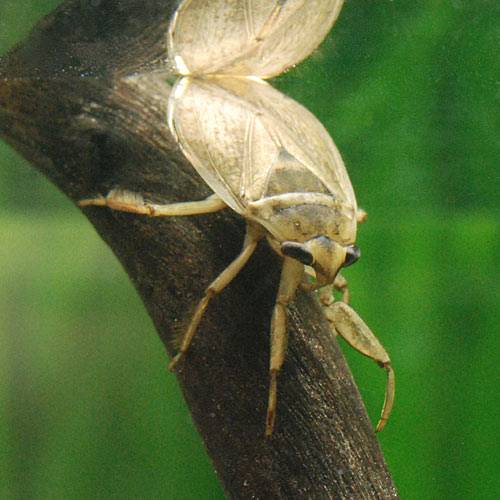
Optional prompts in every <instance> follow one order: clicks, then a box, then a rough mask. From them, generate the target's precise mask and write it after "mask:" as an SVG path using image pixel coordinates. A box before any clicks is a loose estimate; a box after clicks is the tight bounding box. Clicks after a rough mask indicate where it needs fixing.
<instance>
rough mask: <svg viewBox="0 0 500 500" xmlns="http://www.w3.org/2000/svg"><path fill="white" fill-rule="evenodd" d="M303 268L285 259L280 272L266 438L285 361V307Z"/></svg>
mask: <svg viewBox="0 0 500 500" xmlns="http://www.w3.org/2000/svg"><path fill="white" fill-rule="evenodd" d="M303 274H304V266H303V264H301V263H300V262H297V261H296V260H295V259H292V258H289V257H285V259H284V261H283V269H282V271H281V281H280V286H279V289H278V296H277V298H276V304H275V306H274V311H273V317H272V319H271V358H270V363H269V370H270V373H269V375H270V382H269V402H268V406H267V418H266V436H268V437H269V436H271V435H272V433H273V429H274V419H275V417H276V402H277V382H278V373H279V371H280V369H281V367H282V365H283V361H284V360H285V352H286V345H287V337H288V336H287V330H286V307H287V305H288V304H289V303H290V301H291V300H292V299H293V297H294V295H295V291H296V290H297V287H298V286H299V284H300V281H301V279H302V275H303Z"/></svg>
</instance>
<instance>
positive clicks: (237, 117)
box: [169, 77, 356, 214]
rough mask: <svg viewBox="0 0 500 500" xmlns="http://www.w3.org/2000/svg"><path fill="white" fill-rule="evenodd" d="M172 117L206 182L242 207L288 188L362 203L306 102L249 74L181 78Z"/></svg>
mask: <svg viewBox="0 0 500 500" xmlns="http://www.w3.org/2000/svg"><path fill="white" fill-rule="evenodd" d="M169 124H170V127H171V130H172V131H173V133H174V134H175V135H176V137H177V140H178V142H179V144H180V146H181V148H182V149H183V151H184V153H185V155H186V156H187V157H188V159H189V160H190V161H191V163H192V164H193V166H194V167H195V168H196V170H197V171H198V173H199V174H200V175H201V177H202V178H203V179H204V180H205V182H206V183H207V184H208V185H209V186H210V187H211V188H212V189H213V190H214V192H216V193H217V194H218V195H219V196H221V198H222V199H223V200H224V201H225V202H226V203H227V204H228V205H229V206H230V207H231V208H233V209H234V210H235V211H237V212H239V213H241V214H245V209H246V207H247V205H248V203H249V202H252V201H258V200H260V199H263V198H266V197H269V196H275V195H280V194H286V193H304V192H306V193H307V192H315V193H316V192H317V193H323V194H329V195H332V196H333V197H335V198H336V199H338V200H339V201H342V202H343V203H346V204H348V205H350V206H352V207H355V206H356V201H355V197H354V193H353V190H352V187H351V183H350V181H349V178H348V176H347V172H346V170H345V167H344V164H343V162H342V159H341V157H340V154H339V152H338V151H337V148H336V147H335V145H334V143H333V141H332V140H331V138H330V136H329V135H328V133H327V132H326V130H325V129H324V128H323V126H322V125H321V124H320V122H319V121H318V120H317V119H316V118H315V117H314V116H313V115H312V114H311V113H310V112H309V111H307V110H306V109H305V108H304V107H302V106H301V105H300V104H298V103H297V102H295V101H294V100H293V99H290V98H288V97H286V96H285V95H284V94H282V93H281V92H279V91H277V90H275V89H273V88H272V87H271V86H270V85H268V84H267V83H265V82H263V81H261V80H257V79H250V78H231V77H221V78H205V79H192V78H189V77H186V78H183V79H182V80H180V81H179V82H178V83H177V85H176V87H175V88H174V90H173V92H172V97H171V100H170V103H169Z"/></svg>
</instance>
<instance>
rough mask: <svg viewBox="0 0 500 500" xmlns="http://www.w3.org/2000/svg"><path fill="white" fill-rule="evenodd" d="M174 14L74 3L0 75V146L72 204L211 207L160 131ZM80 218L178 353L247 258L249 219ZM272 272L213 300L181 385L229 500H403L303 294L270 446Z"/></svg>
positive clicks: (249, 272)
mask: <svg viewBox="0 0 500 500" xmlns="http://www.w3.org/2000/svg"><path fill="white" fill-rule="evenodd" d="M172 3H174V2H170V1H167V0H164V1H160V0H150V1H148V2H142V1H139V0H128V1H121V2H94V3H92V2H81V1H80V0H72V1H67V2H65V3H64V4H63V6H61V7H60V8H59V9H57V10H56V11H55V12H54V13H53V14H52V15H50V16H49V17H48V18H46V19H45V20H44V21H43V22H41V23H40V24H39V25H38V26H37V27H36V28H35V30H34V31H33V33H32V35H31V36H30V38H29V39H28V40H26V41H25V42H24V43H23V44H22V45H21V46H20V47H18V48H17V49H16V50H14V51H12V52H11V53H10V54H9V55H8V56H7V57H6V58H4V59H3V60H2V61H0V136H1V137H2V138H3V139H4V140H6V141H7V142H9V143H10V144H11V145H13V146H14V147H15V148H16V149H17V150H18V151H19V152H20V153H22V154H23V155H24V156H25V157H26V158H28V159H29V160H30V161H31V162H32V164H33V166H34V167H35V168H37V169H39V170H40V171H42V172H44V174H46V175H47V176H48V177H49V178H50V179H51V180H52V181H53V182H54V183H55V184H56V185H57V186H58V187H59V188H60V189H61V190H62V191H63V192H64V193H65V194H66V195H67V196H69V197H70V198H71V199H72V200H75V201H76V200H78V199H81V198H84V197H88V196H91V195H95V194H99V193H106V192H107V191H108V190H109V189H111V188H112V187H115V186H120V187H122V188H126V189H130V190H133V191H139V192H141V193H143V194H144V196H145V197H146V198H147V199H150V200H152V201H155V202H162V203H166V202H173V201H185V200H193V199H200V198H202V197H205V196H207V195H208V194H209V193H210V191H209V189H208V188H207V186H206V185H205V184H204V183H203V181H202V180H201V179H200V178H199V177H198V175H197V174H196V172H195V171H194V169H193V168H192V167H191V166H190V165H189V164H188V163H187V162H186V160H185V159H184V157H183V156H182V154H181V153H180V151H179V150H178V148H177V146H176V144H175V143H174V141H173V139H172V137H171V135H170V134H169V131H168V128H167V124H166V109H167V99H168V94H169V91H170V86H169V84H168V83H167V80H169V78H170V80H169V81H170V82H171V81H172V79H171V75H169V74H168V69H167V68H166V64H165V57H166V43H165V33H166V29H167V24H168V19H169V16H170V15H171V12H172V8H173V7H172V5H171V4H172ZM92 4H95V6H92ZM84 213H85V215H86V216H87V217H88V218H89V219H90V221H91V222H92V223H93V224H94V226H95V228H96V230H97V231H98V232H99V234H100V235H101V237H102V238H103V239H104V240H105V241H106V242H107V243H108V245H109V246H110V247H111V248H112V250H113V251H114V253H115V254H116V256H117V257H118V259H119V260H120V262H121V263H122V264H123V266H124V268H125V270H126V271H127V273H128V274H129V276H130V278H131V280H132V281H133V283H134V284H135V286H136V288H137V290H138V291H139V293H140V295H141V297H142V300H143V302H144V304H145V306H146V308H147V310H148V311H149V314H150V315H151V317H152V319H153V321H154V324H155V325H156V328H157V330H158V332H159V335H160V336H161V338H162V340H163V341H164V343H165V346H166V349H167V350H168V351H169V353H172V350H173V349H172V337H173V335H175V332H177V331H178V330H179V326H178V324H179V323H182V324H183V322H184V320H185V318H186V317H188V316H189V312H190V311H191V309H192V307H193V304H194V302H195V301H197V300H198V299H199V298H200V297H201V294H202V291H203V289H204V286H206V284H208V283H209V281H210V280H211V279H213V277H214V276H215V275H216V274H217V273H218V272H220V271H221V270H222V269H223V268H224V267H225V266H226V265H227V263H228V262H230V261H231V259H232V258H233V257H234V256H235V255H236V254H237V253H238V251H239V250H240V246H241V243H242V241H243V234H244V223H243V221H242V220H240V219H239V218H238V217H237V216H236V215H235V214H233V213H232V212H231V211H229V210H227V211H224V212H223V213H218V214H212V215H206V216H199V217H186V218H176V219H170V220H168V219H163V220H158V219H148V218H146V217H140V216H134V215H130V214H124V213H114V212H111V211H109V210H106V209H99V208H87V209H85V210H84ZM279 267H280V266H279V262H278V259H277V257H276V256H274V255H273V254H272V253H271V251H270V250H269V249H268V248H267V247H266V245H265V244H264V245H261V248H260V249H259V250H258V252H257V253H256V254H255V255H254V257H253V258H252V260H251V262H250V264H249V265H248V266H247V268H246V269H245V270H244V271H243V272H242V274H241V275H240V276H239V277H238V279H236V280H235V282H234V283H233V284H232V285H231V286H230V287H229V288H228V289H227V290H226V291H225V292H224V293H223V294H222V296H221V297H218V298H216V299H215V300H214V301H213V303H212V305H211V306H210V308H209V311H208V313H207V315H206V318H205V319H204V321H203V322H202V324H201V327H200V330H199V334H198V335H197V337H196V340H195V342H194V344H193V347H192V350H191V351H190V353H189V356H188V357H187V359H186V362H185V363H184V365H183V369H182V370H181V371H180V373H179V382H180V384H181V386H182V389H183V391H184V395H185V397H186V400H187V402H188V405H189V407H190V410H191V413H192V415H193V419H194V421H195V423H196V426H197V428H198V430H199V432H200V434H201V436H202V438H203V439H204V442H205V444H206V447H207V449H208V452H209V454H210V456H211V458H212V460H213V462H214V465H215V468H216V470H217V473H218V475H219V478H220V480H221V482H222V484H223V487H224V489H225V491H226V493H227V495H228V496H229V497H231V498H287V499H289V498H315V499H318V498H395V497H397V494H396V492H395V489H394V486H393V484H392V482H391V478H390V476H389V473H388V471H387V468H386V466H385V463H384V460H383V457H382V454H381V451H380V449H379V446H378V443H377V440H376V438H375V436H374V433H373V430H372V427H371V424H370V422H369V421H368V418H367V416H366V412H365V409H364V407H363V404H362V402H361V400H360V396H359V394H358V391H357V389H356V387H355V386H354V384H353V381H352V378H351V375H350V373H349V370H348V368H347V367H346V364H345V362H344V359H343V357H342V355H341V354H340V352H339V349H338V346H337V344H336V342H335V340H333V339H332V336H331V333H330V330H329V328H328V325H327V323H326V322H325V320H324V319H323V318H322V316H321V313H320V311H319V310H318V307H317V306H316V304H315V303H314V301H313V300H312V299H311V298H310V297H308V296H306V295H303V294H302V295H299V297H298V298H297V300H296V302H295V304H294V305H293V306H292V307H291V310H290V314H289V322H290V327H289V331H290V344H289V352H288V357H287V361H286V363H285V367H284V369H283V372H282V374H281V375H280V379H279V404H278V421H277V429H276V432H275V435H274V437H273V438H272V440H270V441H269V440H266V439H264V437H263V430H264V419H265V410H266V403H267V383H268V373H267V370H268V360H269V354H268V350H269V338H268V336H269V320H270V314H271V309H272V305H273V302H274V297H275V293H276V288H277V281H278V274H279ZM124 313H125V311H124ZM381 376H382V374H381Z"/></svg>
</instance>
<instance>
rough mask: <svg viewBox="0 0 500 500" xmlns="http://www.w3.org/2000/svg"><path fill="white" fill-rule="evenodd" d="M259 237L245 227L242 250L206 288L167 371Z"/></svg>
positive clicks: (190, 339) (182, 353)
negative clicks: (214, 297) (215, 296)
mask: <svg viewBox="0 0 500 500" xmlns="http://www.w3.org/2000/svg"><path fill="white" fill-rule="evenodd" d="M261 237H262V233H261V231H260V230H258V229H256V228H254V227H252V226H250V225H247V234H246V236H245V241H244V243H243V248H242V250H241V252H240V254H239V255H238V257H236V259H234V260H233V262H231V264H229V266H227V267H226V269H224V271H222V273H220V274H219V276H217V278H215V280H214V281H212V283H210V285H209V286H208V287H207V289H206V291H205V295H204V296H203V298H202V299H201V300H200V302H198V305H197V306H196V309H195V311H194V314H193V316H192V318H191V321H190V323H189V326H188V328H187V330H186V333H184V336H183V337H182V341H181V345H180V348H179V352H178V353H177V354H176V355H175V356H174V358H173V359H172V361H171V362H170V364H169V365H168V369H169V370H173V369H174V368H175V366H176V365H177V363H178V362H179V361H180V360H181V359H182V358H183V357H184V355H185V354H186V352H187V350H188V349H189V346H190V345H191V341H192V340H193V337H194V334H195V333H196V329H197V328H198V325H199V324H200V321H201V318H202V317H203V314H204V313H205V311H206V309H207V307H208V304H209V303H210V300H211V299H212V297H213V296H214V295H217V294H218V293H220V292H221V291H222V290H223V289H224V288H225V287H226V286H227V285H229V283H231V281H232V280H233V279H234V278H235V277H236V276H237V275H238V273H239V272H240V271H241V269H242V268H243V267H244V266H245V264H246V263H247V262H248V259H249V258H250V257H251V255H252V253H253V252H254V250H255V247H256V246H257V243H258V241H259V240H260V239H261Z"/></svg>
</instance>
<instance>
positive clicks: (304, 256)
mask: <svg viewBox="0 0 500 500" xmlns="http://www.w3.org/2000/svg"><path fill="white" fill-rule="evenodd" d="M281 251H282V252H283V255H286V256H287V257H291V258H292V259H295V260H298V261H299V262H302V264H304V265H306V266H311V265H312V263H313V262H314V258H313V256H312V254H311V252H309V251H307V250H306V249H305V248H304V245H301V244H300V243H294V242H292V241H285V243H283V244H282V245H281Z"/></svg>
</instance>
